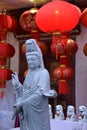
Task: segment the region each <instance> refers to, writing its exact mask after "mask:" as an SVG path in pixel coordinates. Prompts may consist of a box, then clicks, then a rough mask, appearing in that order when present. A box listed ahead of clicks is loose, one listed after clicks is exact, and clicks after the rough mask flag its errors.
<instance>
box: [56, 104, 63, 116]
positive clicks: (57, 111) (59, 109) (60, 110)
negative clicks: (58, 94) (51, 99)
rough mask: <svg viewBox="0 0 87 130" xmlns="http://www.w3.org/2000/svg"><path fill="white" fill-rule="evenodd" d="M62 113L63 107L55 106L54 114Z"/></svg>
mask: <svg viewBox="0 0 87 130" xmlns="http://www.w3.org/2000/svg"><path fill="white" fill-rule="evenodd" d="M62 112H63V106H62V105H57V106H56V113H57V114H61V113H62Z"/></svg>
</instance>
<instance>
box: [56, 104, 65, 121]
mask: <svg viewBox="0 0 87 130" xmlns="http://www.w3.org/2000/svg"><path fill="white" fill-rule="evenodd" d="M55 119H58V120H64V113H63V106H62V105H57V106H56V114H55Z"/></svg>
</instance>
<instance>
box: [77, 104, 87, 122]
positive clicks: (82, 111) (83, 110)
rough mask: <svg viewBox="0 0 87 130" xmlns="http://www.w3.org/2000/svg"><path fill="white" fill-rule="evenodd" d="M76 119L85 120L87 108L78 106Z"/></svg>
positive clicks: (86, 119) (86, 118)
mask: <svg viewBox="0 0 87 130" xmlns="http://www.w3.org/2000/svg"><path fill="white" fill-rule="evenodd" d="M78 121H81V122H87V108H86V107H85V106H84V105H82V106H79V117H78Z"/></svg>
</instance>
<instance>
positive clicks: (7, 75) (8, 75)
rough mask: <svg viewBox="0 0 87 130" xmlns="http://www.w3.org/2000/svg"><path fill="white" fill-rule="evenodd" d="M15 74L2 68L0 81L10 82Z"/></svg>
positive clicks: (0, 69)
mask: <svg viewBox="0 0 87 130" xmlns="http://www.w3.org/2000/svg"><path fill="white" fill-rule="evenodd" d="M12 73H13V72H12V71H11V70H10V69H7V68H0V81H6V80H10V79H11V78H12V76H11V74H12Z"/></svg>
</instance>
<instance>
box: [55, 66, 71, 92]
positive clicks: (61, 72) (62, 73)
mask: <svg viewBox="0 0 87 130" xmlns="http://www.w3.org/2000/svg"><path fill="white" fill-rule="evenodd" d="M53 77H54V78H55V79H57V80H58V92H59V94H65V95H67V94H68V80H70V79H71V78H72V77H73V70H72V69H71V68H70V67H67V66H66V65H60V66H59V67H57V68H56V69H55V70H54V71H53Z"/></svg>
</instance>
